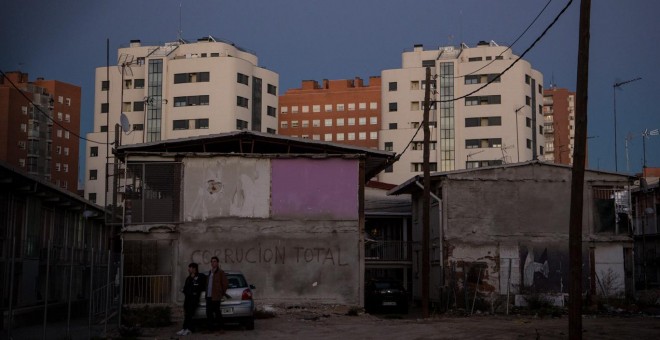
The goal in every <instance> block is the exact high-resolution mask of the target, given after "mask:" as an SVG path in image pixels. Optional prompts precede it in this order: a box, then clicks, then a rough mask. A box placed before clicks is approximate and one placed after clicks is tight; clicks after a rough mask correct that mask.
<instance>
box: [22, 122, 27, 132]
mask: <svg viewBox="0 0 660 340" xmlns="http://www.w3.org/2000/svg"><path fill="white" fill-rule="evenodd" d="M21 131H22V132H27V124H25V123H22V124H21Z"/></svg>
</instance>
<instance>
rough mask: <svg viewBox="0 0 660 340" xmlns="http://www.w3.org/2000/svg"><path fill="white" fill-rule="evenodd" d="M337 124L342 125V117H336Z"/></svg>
mask: <svg viewBox="0 0 660 340" xmlns="http://www.w3.org/2000/svg"><path fill="white" fill-rule="evenodd" d="M337 126H344V118H337Z"/></svg>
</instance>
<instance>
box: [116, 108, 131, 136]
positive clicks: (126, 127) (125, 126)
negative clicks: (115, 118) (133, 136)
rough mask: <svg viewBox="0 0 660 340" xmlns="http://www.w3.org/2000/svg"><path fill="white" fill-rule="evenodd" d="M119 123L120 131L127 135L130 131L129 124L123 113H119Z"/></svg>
mask: <svg viewBox="0 0 660 340" xmlns="http://www.w3.org/2000/svg"><path fill="white" fill-rule="evenodd" d="M119 122H120V123H121V130H122V131H124V133H128V132H129V131H130V130H131V124H130V123H129V122H128V117H126V114H124V113H123V112H122V113H121V116H119Z"/></svg>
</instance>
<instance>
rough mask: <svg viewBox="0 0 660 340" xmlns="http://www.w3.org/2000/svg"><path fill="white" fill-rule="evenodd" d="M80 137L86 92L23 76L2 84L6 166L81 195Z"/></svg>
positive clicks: (0, 121) (1, 148)
mask: <svg viewBox="0 0 660 340" xmlns="http://www.w3.org/2000/svg"><path fill="white" fill-rule="evenodd" d="M14 86H15V87H14ZM79 135H80V87H78V86H75V85H72V84H67V83H64V82H61V81H57V80H44V79H43V78H38V79H37V80H35V81H32V82H30V81H29V80H28V74H27V73H22V72H8V73H7V79H5V78H4V77H2V78H0V159H1V160H4V161H6V162H8V163H9V164H11V165H13V166H16V167H18V168H20V169H23V170H25V171H26V172H27V173H28V174H30V175H33V176H36V177H38V178H41V179H44V180H47V181H48V182H51V183H53V184H55V185H57V186H58V187H60V188H63V189H66V190H69V191H71V192H76V190H77V188H78V185H77V184H78V146H79V140H78V136H79Z"/></svg>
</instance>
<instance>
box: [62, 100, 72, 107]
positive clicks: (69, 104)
mask: <svg viewBox="0 0 660 340" xmlns="http://www.w3.org/2000/svg"><path fill="white" fill-rule="evenodd" d="M64 102H66V106H71V98H66V99H65V100H64Z"/></svg>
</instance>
